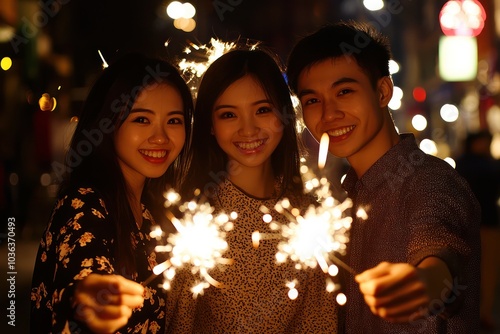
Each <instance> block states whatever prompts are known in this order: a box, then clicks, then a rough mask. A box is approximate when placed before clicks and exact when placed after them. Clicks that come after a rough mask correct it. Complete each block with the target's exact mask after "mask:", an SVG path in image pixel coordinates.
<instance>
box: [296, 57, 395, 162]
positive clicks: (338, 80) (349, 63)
mask: <svg viewBox="0 0 500 334" xmlns="http://www.w3.org/2000/svg"><path fill="white" fill-rule="evenodd" d="M297 86H298V87H297V88H298V89H297V92H298V97H299V99H300V102H301V104H302V109H303V114H304V122H305V124H306V126H307V128H308V129H309V131H310V132H311V134H312V135H313V136H314V138H316V140H318V141H319V140H320V138H321V136H322V134H323V133H325V132H326V133H327V134H328V135H329V138H330V143H329V151H330V153H332V154H333V155H335V156H337V157H341V158H347V159H348V160H349V162H350V163H351V165H352V164H353V162H355V161H363V160H365V159H368V160H373V152H372V150H376V151H378V150H380V149H381V147H377V146H380V145H382V146H383V149H384V150H385V151H387V150H388V149H389V148H390V147H391V146H392V145H389V146H388V147H386V146H387V144H385V140H384V138H383V137H384V136H386V134H384V132H387V131H382V130H383V129H385V128H386V127H387V126H393V125H392V120H390V122H387V118H389V119H390V115H389V113H388V112H387V111H386V110H385V108H386V106H387V104H388V103H389V101H390V98H391V96H392V82H391V80H390V78H388V77H384V78H382V79H379V81H378V82H377V86H376V87H373V85H372V84H371V82H370V80H369V77H368V76H367V75H366V73H365V72H364V71H363V70H362V69H361V67H359V65H358V64H357V62H356V61H355V60H354V58H349V57H339V58H331V59H326V60H323V61H321V62H318V63H316V64H313V65H312V66H310V67H309V68H306V69H304V70H303V71H302V72H301V74H300V76H299V79H298V85H297ZM385 139H386V138H385ZM385 151H384V153H385ZM373 162H374V161H373Z"/></svg>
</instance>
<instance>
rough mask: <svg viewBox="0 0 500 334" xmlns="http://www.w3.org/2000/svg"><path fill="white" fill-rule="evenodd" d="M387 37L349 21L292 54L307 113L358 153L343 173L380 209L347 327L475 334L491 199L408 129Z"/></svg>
mask: <svg viewBox="0 0 500 334" xmlns="http://www.w3.org/2000/svg"><path fill="white" fill-rule="evenodd" d="M390 58H391V51H390V47H389V44H388V42H387V39H386V38H385V37H384V36H382V35H380V34H379V33H378V32H377V31H375V30H374V29H372V28H370V27H369V26H367V25H364V24H358V23H353V22H351V23H339V24H336V25H331V26H327V27H324V28H322V29H320V30H318V31H317V32H316V33H314V34H312V35H310V36H307V37H305V38H304V39H302V40H301V41H299V42H298V43H297V45H296V46H295V47H294V49H293V50H292V52H291V54H290V57H289V60H288V73H287V74H288V79H289V84H290V86H291V89H292V90H293V91H294V93H296V94H297V96H298V97H299V99H300V102H301V105H302V109H303V117H304V122H305V124H306V126H307V128H308V129H309V131H310V132H311V133H312V135H313V136H314V137H315V138H316V139H317V140H319V138H320V137H321V135H322V134H323V133H325V132H326V133H327V134H328V135H329V137H330V145H329V151H330V153H332V154H333V155H335V156H337V157H343V158H347V161H348V162H349V164H350V166H351V168H350V170H349V172H348V173H347V177H346V179H345V181H344V183H343V187H344V189H345V190H346V191H347V194H348V195H349V197H350V198H351V199H352V200H353V201H354V205H355V207H354V210H356V208H364V209H365V210H366V211H367V213H368V219H367V220H366V221H361V220H357V219H355V220H354V222H353V224H352V227H351V233H350V243H349V245H348V247H349V249H348V255H347V259H346V261H347V262H348V264H349V265H350V266H351V267H352V268H353V269H354V270H355V271H356V272H357V273H358V275H356V276H355V277H352V276H348V275H346V276H345V277H344V278H345V282H344V291H345V293H346V295H347V304H346V306H345V307H344V308H343V309H342V311H341V313H342V314H341V317H340V331H339V332H346V333H424V332H425V333H473V332H477V331H478V328H479V307H478V302H479V300H478V299H479V297H478V296H479V262H480V258H479V206H478V204H477V201H476V199H475V197H474V195H473V194H472V192H471V191H470V189H469V187H468V186H467V183H466V182H465V181H464V180H463V179H462V178H461V177H460V176H459V175H458V173H456V172H455V170H454V169H453V168H452V167H450V166H449V165H448V164H447V163H446V162H444V161H442V160H441V159H438V158H435V157H432V156H429V155H426V154H425V153H424V152H423V151H421V150H420V149H419V148H418V146H417V144H416V140H415V137H414V136H413V135H412V134H401V135H400V134H398V132H397V131H396V129H395V126H394V123H393V120H392V117H391V114H390V112H389V109H388V107H387V105H388V103H389V101H390V99H391V97H392V92H393V83H392V80H391V77H390V74H389V69H388V63H389V59H390Z"/></svg>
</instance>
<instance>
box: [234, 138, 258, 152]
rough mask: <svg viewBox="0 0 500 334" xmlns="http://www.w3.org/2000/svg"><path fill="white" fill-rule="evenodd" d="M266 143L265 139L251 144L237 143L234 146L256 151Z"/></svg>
mask: <svg viewBox="0 0 500 334" xmlns="http://www.w3.org/2000/svg"><path fill="white" fill-rule="evenodd" d="M265 142H266V140H265V139H260V140H254V141H251V142H235V143H234V145H236V147H238V148H239V149H242V150H255V149H256V148H258V147H260V146H262V145H264V143H265Z"/></svg>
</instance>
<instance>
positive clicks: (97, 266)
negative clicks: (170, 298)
mask: <svg viewBox="0 0 500 334" xmlns="http://www.w3.org/2000/svg"><path fill="white" fill-rule="evenodd" d="M108 217H109V214H108V212H107V210H106V204H105V203H104V201H103V199H102V197H101V196H100V195H99V193H98V191H97V190H95V189H92V188H79V189H74V190H73V191H70V192H67V193H66V195H64V196H62V197H61V198H59V199H58V201H57V203H56V205H55V208H54V210H53V212H52V216H51V218H50V221H49V224H48V226H47V228H46V230H45V232H44V235H43V237H42V240H41V242H40V246H39V249H38V254H37V257H36V262H35V269H34V273H33V281H32V290H31V332H33V333H35V332H36V333H61V332H62V333H85V332H89V330H88V328H86V327H85V325H84V324H83V323H81V322H79V321H77V320H75V319H74V317H73V314H74V310H73V309H72V305H71V302H70V298H71V296H72V295H73V292H74V289H75V283H76V282H78V281H79V280H82V279H83V278H85V277H86V276H88V275H89V274H91V273H97V274H102V275H106V274H121V272H120V270H119V269H120V268H117V267H116V266H117V264H116V261H115V258H114V255H113V254H114V251H113V247H114V244H115V242H116V241H115V233H116V231H115V228H114V226H113V225H111V224H112V223H111V221H110V220H109V218H108ZM142 217H143V222H142V227H141V228H140V229H139V228H138V227H135V229H134V230H133V232H132V234H131V236H130V237H131V245H130V247H133V249H134V254H135V262H136V272H135V273H134V274H133V275H132V277H130V276H128V277H126V278H129V279H132V280H134V281H136V282H139V283H140V282H143V281H145V280H146V279H147V278H148V277H150V275H151V274H152V268H153V267H154V266H155V265H156V264H157V262H158V263H159V262H161V261H160V259H157V254H156V253H155V252H154V246H155V245H156V240H154V239H151V238H150V236H149V232H150V230H151V225H152V224H153V218H152V216H151V214H150V213H149V211H148V210H147V209H146V208H145V207H144V205H143V212H142ZM160 255H162V254H160ZM124 276H125V275H124ZM159 283H161V282H160V280H159V279H155V280H153V282H151V283H149V284H148V285H147V286H146V288H145V294H144V305H143V307H141V308H137V309H134V310H133V313H132V316H131V318H130V319H129V322H128V323H127V325H126V326H124V327H123V328H121V329H120V330H119V331H118V333H146V332H147V333H163V331H164V326H165V298H166V295H165V292H164V291H163V290H162V289H161V288H158V284H159Z"/></svg>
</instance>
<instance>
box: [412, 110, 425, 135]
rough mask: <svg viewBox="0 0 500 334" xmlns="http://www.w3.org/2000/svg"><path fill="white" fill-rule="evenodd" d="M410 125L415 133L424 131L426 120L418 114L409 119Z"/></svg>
mask: <svg viewBox="0 0 500 334" xmlns="http://www.w3.org/2000/svg"><path fill="white" fill-rule="evenodd" d="M411 125H412V126H413V128H414V129H415V130H417V131H424V130H425V128H427V119H426V118H425V117H424V116H422V115H420V114H418V115H415V116H413V118H412V119H411Z"/></svg>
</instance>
